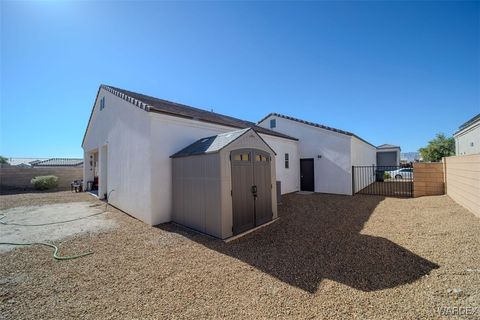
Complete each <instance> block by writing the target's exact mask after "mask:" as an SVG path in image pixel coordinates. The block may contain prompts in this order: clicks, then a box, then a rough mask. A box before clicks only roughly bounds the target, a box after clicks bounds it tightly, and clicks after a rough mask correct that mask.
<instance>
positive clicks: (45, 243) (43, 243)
mask: <svg viewBox="0 0 480 320" xmlns="http://www.w3.org/2000/svg"><path fill="white" fill-rule="evenodd" d="M113 191H115V190H113V189H112V190H111V191H110V192H109V193H108V197H107V201H106V203H105V210H104V211H102V212H98V213H94V214H91V215H88V216H85V217H80V218H76V219H70V220H63V221H57V222H49V223H40V224H21V223H13V222H12V223H9V222H4V221H2V219H5V215H4V214H1V215H0V224H3V225H10V226H22V227H41V226H48V225H52V224H59V223H66V222H72V221H77V220H81V219H85V218H89V217H93V216H98V215H100V214H103V213H105V212H107V207H108V198H110V194H111V193H112V192H113ZM1 244H4V245H11V246H34V245H42V246H47V247H50V248H53V249H54V250H53V257H54V258H55V259H56V260H73V259H77V258H81V257H85V256H88V255H91V254H93V252H92V251H89V252H84V253H80V254H77V255H74V256H63V257H62V256H59V255H58V254H57V253H58V247H57V246H56V245H54V244H51V243H48V242H30V243H17V242H0V245H1Z"/></svg>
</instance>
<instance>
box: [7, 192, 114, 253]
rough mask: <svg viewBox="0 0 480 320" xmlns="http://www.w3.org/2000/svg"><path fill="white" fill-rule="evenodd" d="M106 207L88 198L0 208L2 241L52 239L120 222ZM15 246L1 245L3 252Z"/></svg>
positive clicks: (21, 241)
mask: <svg viewBox="0 0 480 320" xmlns="http://www.w3.org/2000/svg"><path fill="white" fill-rule="evenodd" d="M105 208H106V206H105V205H103V204H102V203H95V202H91V201H85V202H69V203H56V204H46V205H45V204H44V205H41V206H26V207H14V208H10V209H4V210H0V222H1V224H0V242H4V243H5V242H10V243H33V242H45V241H47V242H52V241H55V240H60V239H64V238H67V237H71V236H73V235H78V234H83V233H97V232H101V231H104V230H106V229H109V228H113V227H115V225H116V224H115V221H114V220H113V219H108V218H107V215H106V214H103V212H105ZM63 221H66V222H65V223H62V222H63ZM14 248H15V246H13V245H0V253H2V252H5V251H8V250H13V249H14Z"/></svg>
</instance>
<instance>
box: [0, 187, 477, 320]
mask: <svg viewBox="0 0 480 320" xmlns="http://www.w3.org/2000/svg"><path fill="white" fill-rule="evenodd" d="M0 199H3V197H1V198H0ZM21 199H22V200H21V201H18V202H17V204H16V205H18V206H23V205H25V202H27V203H29V204H30V205H31V204H32V203H34V202H35V200H32V199H28V197H26V198H21ZM42 201H43V200H40V202H42ZM10 203H11V205H14V202H10ZM112 211H113V212H112V213H109V215H110V216H111V217H113V219H115V221H116V223H117V224H118V227H117V228H114V229H111V230H108V231H106V232H103V233H99V234H97V235H95V236H91V235H86V236H80V235H79V236H73V237H71V238H68V240H66V241H64V242H63V243H62V247H63V248H65V251H66V253H71V252H74V251H82V250H85V249H92V250H93V251H94V252H95V253H94V254H93V255H90V256H87V257H85V258H81V259H77V260H71V261H55V260H53V259H52V258H51V255H50V254H49V253H48V252H46V250H43V249H39V248H33V247H28V248H21V249H16V250H13V251H10V252H7V253H4V254H1V255H0V259H1V261H2V268H0V318H1V317H2V316H3V317H5V318H7V319H40V318H48V319H52V318H56V319H74V318H82V319H116V318H129V319H161V318H225V317H228V318H244V319H246V318H248V319H251V318H273V317H277V318H291V319H293V318H301V319H305V318H340V319H344V318H359V319H439V318H442V316H441V314H440V312H441V311H442V310H446V309H442V308H449V307H450V308H451V307H463V308H467V307H471V308H475V307H477V308H478V307H480V255H479V254H478V252H479V249H480V219H478V218H476V217H475V216H474V215H473V214H471V213H469V212H468V211H466V210H465V209H463V208H462V207H460V206H458V205H457V204H456V203H454V202H453V201H452V200H451V199H450V198H448V197H447V196H436V197H424V198H416V199H412V198H410V199H399V198H383V197H378V196H365V195H357V196H354V197H349V196H335V195H322V194H312V195H289V196H285V197H284V198H283V204H282V206H281V207H279V215H280V219H279V220H278V221H277V222H275V223H273V224H270V225H269V226H266V227H265V228H261V229H260V230H257V231H255V232H253V233H251V234H248V235H246V236H245V237H243V238H240V239H238V240H234V241H232V242H230V243H225V242H223V241H220V240H216V239H213V238H210V237H208V236H205V235H202V234H198V233H196V232H193V231H190V230H188V229H186V228H183V227H180V226H177V225H174V224H164V225H160V226H158V227H149V226H147V225H145V224H143V223H141V222H139V221H137V220H135V219H133V218H131V217H129V216H128V215H126V214H123V213H121V212H120V211H117V210H112ZM479 316H480V310H478V311H476V314H474V315H471V316H467V317H466V318H472V319H473V318H478V317H479ZM449 318H455V317H449Z"/></svg>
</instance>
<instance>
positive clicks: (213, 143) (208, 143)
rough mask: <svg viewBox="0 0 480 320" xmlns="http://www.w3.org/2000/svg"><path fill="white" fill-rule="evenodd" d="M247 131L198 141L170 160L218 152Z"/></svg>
mask: <svg viewBox="0 0 480 320" xmlns="http://www.w3.org/2000/svg"><path fill="white" fill-rule="evenodd" d="M249 130H250V128H246V129H241V130H235V131H231V132H226V133H221V134H218V135H216V136H211V137H206V138H202V139H199V140H197V141H195V142H194V143H192V144H191V145H189V146H187V147H185V148H183V149H182V150H180V151H178V152H177V153H175V154H173V155H171V156H170V158H179V157H188V156H193V155H198V154H206V153H215V152H218V151H220V150H222V149H223V148H225V147H226V146H227V145H229V144H230V143H231V142H233V141H235V140H236V139H238V138H239V137H241V136H242V135H243V134H244V133H245V132H247V131H249Z"/></svg>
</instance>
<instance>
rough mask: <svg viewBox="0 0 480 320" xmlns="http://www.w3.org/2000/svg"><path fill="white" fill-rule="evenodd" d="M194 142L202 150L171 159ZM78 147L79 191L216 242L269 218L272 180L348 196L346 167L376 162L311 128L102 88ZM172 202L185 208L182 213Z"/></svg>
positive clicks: (344, 135) (360, 145) (341, 135)
mask: <svg viewBox="0 0 480 320" xmlns="http://www.w3.org/2000/svg"><path fill="white" fill-rule="evenodd" d="M241 129H245V130H241ZM239 130H240V131H239ZM234 138H235V139H234ZM230 140H231V141H230ZM219 141H220V142H222V143H224V145H222V146H221V148H219V143H220V142H219ZM209 144H212V145H209ZM198 146H202V148H204V150H203V151H202V153H201V154H197V153H192V154H191V155H189V157H188V159H183V158H182V159H177V158H178V155H179V154H180V153H179V152H180V151H181V150H190V149H192V148H194V149H195V148H198ZM82 148H83V150H84V184H85V188H88V187H89V186H92V185H98V196H99V197H100V198H105V197H108V201H109V203H110V204H111V205H113V206H115V207H117V208H119V209H121V210H123V211H124V212H126V213H128V214H130V215H132V216H134V217H135V218H137V219H140V220H142V221H144V222H145V223H147V224H150V225H156V224H160V223H164V222H169V221H172V220H173V221H177V222H179V223H184V224H187V225H189V226H192V225H193V226H199V227H194V228H196V229H198V230H200V231H203V232H205V233H209V234H212V235H214V236H216V237H219V238H228V237H230V236H232V235H235V234H237V233H238V232H240V231H244V230H245V229H248V228H253V227H255V226H257V225H258V224H259V223H265V222H268V221H269V220H271V219H275V217H276V212H277V208H276V191H277V190H276V184H275V183H274V182H275V181H280V182H281V194H285V193H291V192H296V191H300V190H310V191H315V192H324V193H335V194H345V195H351V194H352V166H360V165H368V166H372V165H375V164H376V151H377V149H376V147H375V146H373V145H372V144H370V143H368V142H367V141H365V140H363V139H362V138H360V137H358V136H357V135H355V134H353V133H350V132H347V131H343V130H339V129H334V128H330V127H326V126H322V125H319V124H315V123H312V122H307V121H302V120H299V119H295V118H291V117H287V116H283V115H279V114H270V115H268V116H267V117H265V118H264V119H262V120H261V121H260V122H259V123H258V124H256V123H253V122H249V121H245V120H241V119H237V118H233V117H229V116H226V115H221V114H218V113H214V112H210V111H206V110H202V109H198V108H193V107H190V106H186V105H183V104H179V103H174V102H170V101H166V100H162V99H158V98H154V97H151V96H147V95H143V94H139V93H135V92H131V91H127V90H124V89H119V88H116V87H112V86H107V85H101V86H100V88H99V90H98V92H97V96H96V99H95V103H94V105H93V108H92V112H91V115H90V119H89V121H88V125H87V128H86V131H85V135H84V138H83V142H82ZM214 154H216V155H215V156H214ZM202 159H203V160H202ZM213 159H216V160H213ZM175 163H176V164H177V166H176V167H175V168H176V169H175V168H174V164H175ZM179 168H180V169H179ZM192 168H196V169H195V170H193V169H192ZM179 170H180V171H179ZM220 180H221V181H220ZM224 180H226V181H224ZM209 186H211V188H210V187H209ZM218 186H221V187H218ZM267 189H268V190H267ZM205 190H207V194H206V195H205V193H204V192H205ZM242 190H243V191H242ZM199 193H201V194H204V196H199ZM210 193H213V194H210ZM179 195H180V197H179ZM207 195H208V198H209V199H210V198H211V199H214V200H211V201H210V200H209V201H206V200H204V199H206V198H207ZM185 196H187V197H191V198H192V201H188V199H187V200H185V199H182V197H185ZM229 197H231V198H232V199H228V198H229ZM262 197H268V199H262ZM174 199H176V200H175V201H174ZM194 200H195V201H194ZM252 201H254V202H253V203H257V205H256V206H255V205H253V204H252ZM174 203H179V205H180V204H181V205H182V206H184V205H188V206H190V207H189V209H188V215H186V214H187V213H186V212H187V211H186V210H187V209H180V211H181V212H180V211H179V209H178V208H179V207H178V206H179V205H177V206H175V204H174ZM192 203H195V205H194V206H193V207H192ZM261 203H263V205H261V206H260V205H259V204H261ZM270 203H271V205H269V204H270ZM226 206H227V207H232V206H233V210H231V209H228V208H226ZM175 208H176V209H175ZM197 208H198V210H199V212H200V211H201V212H202V214H201V215H199V217H203V218H199V217H197V216H196V215H195V212H193V211H195V210H197ZM212 208H216V209H215V212H216V214H209V212H213V211H212V210H213V209H212ZM219 208H223V209H219ZM251 208H257V209H256V210H257V212H254V213H253V215H249V214H248V211H249V210H252V209H251ZM259 208H260V209H259ZM227 209H228V210H227ZM192 210H193V211H192ZM242 210H243V211H242ZM258 210H263V211H262V212H258ZM253 211H255V210H253ZM174 212H176V213H175V214H174ZM245 212H247V214H245ZM183 213H185V214H183ZM176 217H178V219H177V218H176ZM185 217H188V223H187V222H184V220H185V219H186V218H185ZM212 217H213V218H212ZM259 217H261V219H260V218H259ZM176 219H177V220H176ZM182 219H183V220H182ZM215 219H217V220H218V221H215ZM185 221H186V220H185ZM232 223H233V225H232V226H231V228H230V227H229V225H230V224H232ZM205 230H206V231H205ZM208 230H215V231H208Z"/></svg>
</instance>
